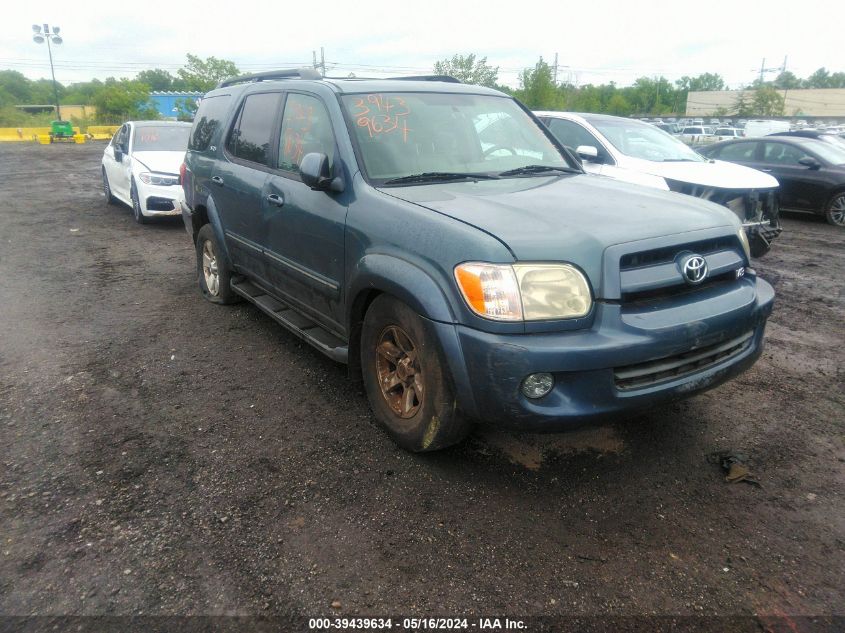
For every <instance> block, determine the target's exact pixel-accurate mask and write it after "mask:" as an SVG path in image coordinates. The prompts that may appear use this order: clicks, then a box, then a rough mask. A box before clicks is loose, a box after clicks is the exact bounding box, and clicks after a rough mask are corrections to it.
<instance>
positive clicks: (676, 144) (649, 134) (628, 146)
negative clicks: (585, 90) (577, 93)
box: [587, 117, 706, 162]
mask: <svg viewBox="0 0 845 633" xmlns="http://www.w3.org/2000/svg"><path fill="white" fill-rule="evenodd" d="M587 120H588V121H589V122H590V123H591V124H592V125H593V127H595V128H596V129H597V130H598V131H599V132H601V133H602V134H603V135H604V136H605V137H606V138H607V140H608V141H610V143H611V144H613V146H614V147H615V148H616V149H618V150H619V151H620V152H622V153H623V154H625V155H626V156H631V157H632V158H642V159H643V160H652V161H656V162H661V161H663V162H671V161H693V162H703V161H705V160H706V159H705V158H703V157H702V156H700V155H699V154H697V153H695V152H694V151H692V150H691V149H690V148H689V147H687V146H686V145H684V144H683V143H682V142H681V141H679V140H678V139H676V138H675V137H673V136H671V135H669V134H667V133H666V132H664V131H663V130H660V129H658V128H656V127H654V126H653V125H648V124H647V123H640V122H639V121H630V120H627V119H599V118H592V117H591V118H589V119H587ZM689 129H690V128H686V129H685V130H684V134H701V132H700V131H696V132H689V131H688V130H689Z"/></svg>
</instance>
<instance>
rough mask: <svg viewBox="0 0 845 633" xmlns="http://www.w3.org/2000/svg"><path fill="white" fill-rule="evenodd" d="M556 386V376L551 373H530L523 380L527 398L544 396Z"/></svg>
mask: <svg viewBox="0 0 845 633" xmlns="http://www.w3.org/2000/svg"><path fill="white" fill-rule="evenodd" d="M554 386H555V379H554V376H552V375H551V374H546V373H541V374H529V375H528V376H526V377H525V380H523V381H522V393H523V394H525V397H526V398H531V399H532V400H533V399H536V398H542V397H543V396H545V395H546V394H547V393H549V392H550V391H551V390H552V387H554Z"/></svg>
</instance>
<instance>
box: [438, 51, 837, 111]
mask: <svg viewBox="0 0 845 633" xmlns="http://www.w3.org/2000/svg"><path fill="white" fill-rule="evenodd" d="M434 72H435V74H443V75H451V76H453V77H455V78H456V79H460V80H461V81H464V82H466V83H472V84H478V85H482V86H487V87H490V88H497V89H499V90H502V91H504V92H507V93H509V94H512V95H513V96H515V97H517V98H518V99H519V100H520V101H522V102H523V103H525V105H527V106H528V107H529V108H531V109H533V110H568V111H573V112H594V113H603V114H615V115H618V116H631V115H640V116H645V115H651V116H657V115H663V114H678V113H683V112H685V111H686V104H687V96H688V95H689V93H690V92H702V91H713V90H726V89H727V88H726V85H725V80H724V79H723V78H722V76H721V75H719V74H717V73H703V74H701V75H698V76H695V77H689V76H684V77H681V78H680V79H678V80H676V81H674V82H672V81H669V80H668V79H666V78H665V77H662V76H661V77H647V76H643V77H639V78H637V79H636V80H635V81H634V83H633V84H632V85H630V86H617V85H616V84H615V83H614V82H612V81H611V82H609V83H606V84H600V85H593V84H585V85H583V86H579V85H575V84H574V83H572V82H570V81H560V82H557V81H555V73H554V68H553V66H551V65H550V64H549V63H547V62H546V61H544V60H543V58H542V57H541V58H540V59H539V61H538V62H537V63H536V64H535V65H534V67H532V68H526V69H525V70H523V71H522V72H521V73H520V75H519V88H518V89H515V90H514V89H511V88H509V87H507V86H502V85H500V84H499V83H498V76H499V67H498V66H491V65H489V64H488V63H487V58H486V57H481V58H478V57H476V56H475V55H474V54H469V55H455V56H453V57H452V58H449V59H443V60H440V61H438V62H437V63H435V65H434ZM799 88H845V72H834V73H831V72H829V71H828V70H827V69H826V68H819V69H818V70H816V71H815V72H814V73H812V74H811V75H810V76H809V77H807V78H805V79H801V78H799V77H797V76H796V75H795V74H794V73H792V72H790V71H785V72H781V73H780V74H779V75H778V76H777V77H775V79H773V80H771V81H760V79H759V78H758V79H757V80H755V81H754V82H752V83H751V84H749V85H748V86H746V87H745V88H744V89H743V90H738V91H737V97H736V99H735V100H734V103H733V104H732V106H731V107H730V108H720V109H719V110H718V111H716V112H714V113H713V114H714V115H716V116H724V115H727V114H735V115H738V116H779V115H783V114H787V113H785V112H784V97H783V92H784V91H788V90H794V89H799ZM745 91H751V93H752V94H751V95H750V96H749V95H746V94H745ZM789 114H794V113H789Z"/></svg>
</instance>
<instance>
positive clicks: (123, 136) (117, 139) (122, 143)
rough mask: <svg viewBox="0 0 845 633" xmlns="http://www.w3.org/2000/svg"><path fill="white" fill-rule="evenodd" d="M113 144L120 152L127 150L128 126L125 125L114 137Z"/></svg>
mask: <svg viewBox="0 0 845 633" xmlns="http://www.w3.org/2000/svg"><path fill="white" fill-rule="evenodd" d="M114 144H115V146H116V147H117V148H118V149H119V150H120V151H122V152H125V151H126V150H128V149H129V126H128V125H126V124H125V123H124V124H123V125H122V126H121V127H120V129H119V130H118V131H117V134H115V135H114Z"/></svg>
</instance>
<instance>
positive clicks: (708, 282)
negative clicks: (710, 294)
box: [622, 270, 744, 308]
mask: <svg viewBox="0 0 845 633" xmlns="http://www.w3.org/2000/svg"><path fill="white" fill-rule="evenodd" d="M743 274H744V273H743ZM739 278H740V277H739V276H738V274H737V271H736V270H731V271H728V272H726V273H722V274H720V275H710V276H708V277H707V279H705V280H704V281H703V282H701V283H700V284H698V285H695V286H690V285H688V284H686V283H683V282H680V283H678V284H675V285H673V286H662V287H660V288H652V289H650V290H640V291H638V292H623V293H622V303H624V304H625V305H626V306H629V307H631V308H636V307H637V306H636V304H640V303H647V302H649V301H664V300H666V299H670V298H675V297H679V296H681V295H686V294H692V293H695V292H700V291H701V290H703V289H704V288H711V287H713V286H718V285H722V286H726V285H729V284H736V283H737V279H739Z"/></svg>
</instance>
